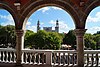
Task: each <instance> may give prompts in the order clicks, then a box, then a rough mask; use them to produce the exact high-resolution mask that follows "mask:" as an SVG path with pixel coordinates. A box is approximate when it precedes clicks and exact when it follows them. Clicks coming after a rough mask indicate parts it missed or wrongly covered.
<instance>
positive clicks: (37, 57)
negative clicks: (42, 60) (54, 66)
mask: <svg viewBox="0 0 100 67" xmlns="http://www.w3.org/2000/svg"><path fill="white" fill-rule="evenodd" d="M38 59H39V56H38V53H36V63H37V64H38V63H39V62H38Z"/></svg>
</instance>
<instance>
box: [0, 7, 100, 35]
mask: <svg viewBox="0 0 100 67" xmlns="http://www.w3.org/2000/svg"><path fill="white" fill-rule="evenodd" d="M38 20H39V21H40V27H41V29H43V27H52V29H53V30H54V29H55V26H56V20H58V21H59V32H60V33H62V32H65V33H67V32H68V31H69V30H74V29H75V24H74V21H73V19H72V17H71V16H70V15H69V13H68V12H66V11H64V10H63V9H61V8H58V7H54V6H48V7H43V8H41V9H38V10H37V11H35V12H34V13H33V14H32V15H31V16H30V17H29V19H28V21H27V25H26V29H28V30H33V31H34V32H36V30H37V21H38ZM0 24H1V25H3V26H5V25H14V20H13V18H12V16H11V14H10V13H9V12H8V11H6V10H3V9H1V10H0ZM85 28H86V29H88V30H87V32H86V33H91V34H94V33H96V32H97V31H100V7H97V8H95V9H94V10H92V11H91V13H90V14H89V16H88V18H87V20H86V27H85Z"/></svg>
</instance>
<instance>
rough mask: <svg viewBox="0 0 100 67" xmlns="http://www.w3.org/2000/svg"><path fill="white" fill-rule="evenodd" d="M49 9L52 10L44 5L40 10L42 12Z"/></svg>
mask: <svg viewBox="0 0 100 67" xmlns="http://www.w3.org/2000/svg"><path fill="white" fill-rule="evenodd" d="M48 10H50V8H49V7H43V8H41V9H39V10H38V11H42V13H44V12H46V11H48Z"/></svg>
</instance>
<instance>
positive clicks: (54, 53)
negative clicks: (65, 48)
mask: <svg viewBox="0 0 100 67" xmlns="http://www.w3.org/2000/svg"><path fill="white" fill-rule="evenodd" d="M56 55H57V54H56V53H54V65H55V64H56V58H57V56H56Z"/></svg>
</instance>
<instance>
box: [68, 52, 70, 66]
mask: <svg viewBox="0 0 100 67" xmlns="http://www.w3.org/2000/svg"><path fill="white" fill-rule="evenodd" d="M69 56H70V55H69V53H68V57H67V62H68V66H69V64H70V57H69Z"/></svg>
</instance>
